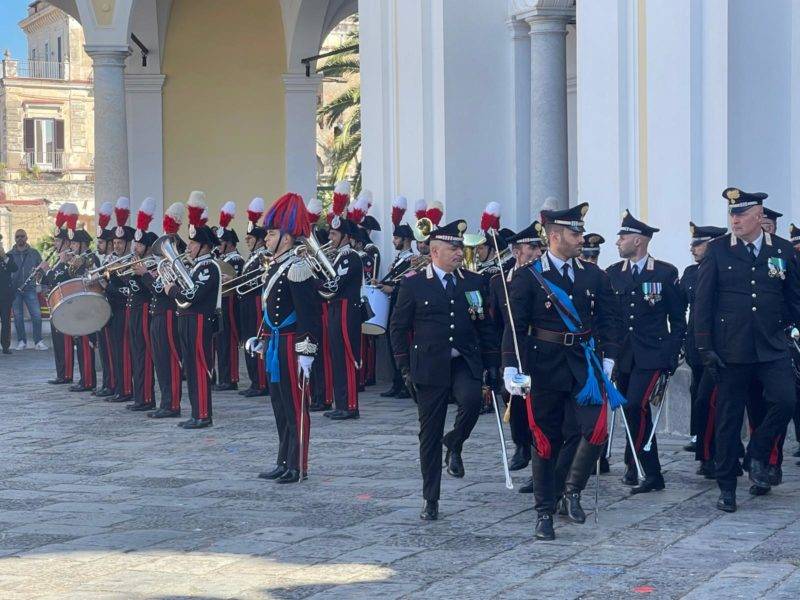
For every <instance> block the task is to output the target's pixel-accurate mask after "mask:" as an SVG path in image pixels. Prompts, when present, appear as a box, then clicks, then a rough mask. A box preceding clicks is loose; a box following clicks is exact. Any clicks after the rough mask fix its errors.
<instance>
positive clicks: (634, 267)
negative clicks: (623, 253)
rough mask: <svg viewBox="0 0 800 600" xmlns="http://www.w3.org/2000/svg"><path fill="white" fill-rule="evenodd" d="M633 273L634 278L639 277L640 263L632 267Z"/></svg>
mask: <svg viewBox="0 0 800 600" xmlns="http://www.w3.org/2000/svg"><path fill="white" fill-rule="evenodd" d="M631 274H632V275H633V278H634V279H638V278H639V265H633V267H632V268H631Z"/></svg>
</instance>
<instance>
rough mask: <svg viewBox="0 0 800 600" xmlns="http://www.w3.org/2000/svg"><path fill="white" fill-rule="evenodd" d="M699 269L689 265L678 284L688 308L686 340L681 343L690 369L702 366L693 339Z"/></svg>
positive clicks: (695, 342) (698, 266)
mask: <svg viewBox="0 0 800 600" xmlns="http://www.w3.org/2000/svg"><path fill="white" fill-rule="evenodd" d="M699 268H700V265H696V264H695V265H689V266H688V267H686V269H684V271H683V276H682V277H681V280H680V281H679V282H678V286H679V287H680V290H681V293H682V294H683V298H684V299H685V300H686V302H687V304H688V306H689V322H688V324H687V326H686V340H685V341H684V343H683V347H684V351H685V353H686V363H687V364H689V365H690V366H692V367H699V366H700V365H702V360H701V359H700V352H698V350H697V341H696V340H695V339H694V296H695V288H696V287H697V272H698V269H699Z"/></svg>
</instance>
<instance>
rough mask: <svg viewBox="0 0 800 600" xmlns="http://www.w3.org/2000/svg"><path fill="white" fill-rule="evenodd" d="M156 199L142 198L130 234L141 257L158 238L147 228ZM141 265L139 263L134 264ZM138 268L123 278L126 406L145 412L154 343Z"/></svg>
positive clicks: (151, 391) (151, 404)
mask: <svg viewBox="0 0 800 600" xmlns="http://www.w3.org/2000/svg"><path fill="white" fill-rule="evenodd" d="M154 210H155V200H153V198H149V197H148V198H145V199H144V200H143V201H142V205H141V206H140V207H139V212H138V213H137V214H136V231H135V232H134V234H133V253H134V256H135V258H136V259H139V260H142V259H145V258H146V257H147V256H148V255H149V251H150V246H152V245H153V242H155V241H156V240H157V239H158V236H156V234H155V233H153V232H152V231H148V229H149V228H150V223H151V222H152V220H153V211H154ZM137 264H138V265H142V262H139V263H137ZM139 272H141V269H139V270H136V269H134V272H133V274H131V275H125V276H124V277H123V279H124V281H125V283H126V285H127V288H128V289H129V290H130V293H129V294H128V297H127V303H126V306H127V307H128V309H129V313H130V314H129V319H128V335H127V337H128V339H129V340H130V348H131V369H132V370H131V373H132V374H133V398H132V399H133V404H130V405H128V406H127V407H126V408H128V409H129V410H133V411H147V410H152V409H154V408H155V407H156V397H155V367H154V366H153V346H152V343H151V340H150V300H151V293H150V289H149V288H148V287H147V286H146V285H145V283H144V281H143V280H142V277H141V275H139V274H138V273H139Z"/></svg>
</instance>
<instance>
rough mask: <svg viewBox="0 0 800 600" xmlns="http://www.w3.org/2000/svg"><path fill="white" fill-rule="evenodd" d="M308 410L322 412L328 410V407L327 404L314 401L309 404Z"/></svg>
mask: <svg viewBox="0 0 800 600" xmlns="http://www.w3.org/2000/svg"><path fill="white" fill-rule="evenodd" d="M308 410H309V411H310V412H322V411H323V410H328V407H327V406H325V405H324V404H321V403H319V402H312V403H311V404H310V405H309V407H308Z"/></svg>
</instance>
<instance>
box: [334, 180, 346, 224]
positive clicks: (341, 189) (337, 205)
mask: <svg viewBox="0 0 800 600" xmlns="http://www.w3.org/2000/svg"><path fill="white" fill-rule="evenodd" d="M349 202H350V183H349V182H348V181H340V182H338V183H337V184H336V186H335V187H334V188H333V213H334V214H336V215H339V216H342V214H343V213H344V209H345V208H347V205H348V203H349Z"/></svg>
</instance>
